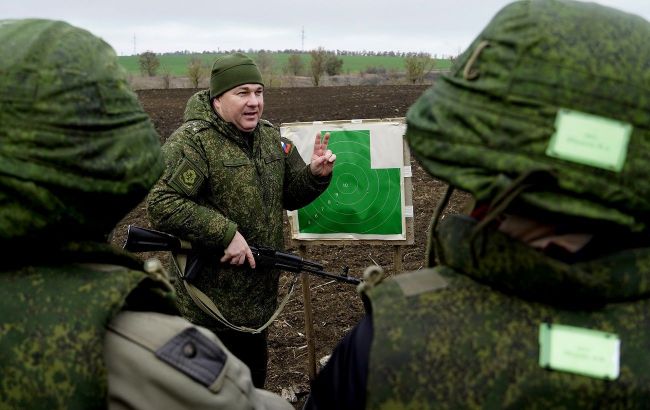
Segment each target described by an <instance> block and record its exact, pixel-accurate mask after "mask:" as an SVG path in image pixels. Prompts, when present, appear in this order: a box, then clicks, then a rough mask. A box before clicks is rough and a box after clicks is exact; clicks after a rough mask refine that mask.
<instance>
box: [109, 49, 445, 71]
mask: <svg viewBox="0 0 650 410" xmlns="http://www.w3.org/2000/svg"><path fill="white" fill-rule="evenodd" d="M219 55H221V54H201V53H197V54H166V55H159V56H158V58H159V59H160V68H159V69H158V74H162V72H163V70H165V69H166V70H169V72H170V73H171V74H172V75H175V76H184V75H186V74H187V65H188V64H189V62H190V60H191V59H192V57H199V58H200V59H201V60H202V61H203V62H204V64H205V65H206V67H212V63H213V62H214V60H215V59H216V58H217V57H218V56H219ZM246 55H248V56H249V57H251V58H252V59H253V60H255V57H256V56H257V54H256V53H246ZM271 55H272V56H273V58H274V63H273V74H281V73H282V69H283V68H284V67H285V66H286V65H287V60H288V59H289V56H290V55H291V53H271ZM301 57H302V62H303V66H304V67H305V68H308V67H309V62H310V60H311V58H310V56H309V53H308V52H305V53H301ZM339 58H341V59H342V60H343V68H342V72H343V73H349V74H359V73H362V72H365V71H366V70H367V69H368V68H377V67H383V68H384V69H385V70H386V71H398V72H399V71H404V57H396V56H357V55H353V56H347V55H342V56H339ZM138 59H139V56H119V57H118V61H119V62H120V64H121V65H122V66H123V67H124V68H125V69H126V71H127V72H128V73H129V74H135V75H137V74H140V65H139V63H138ZM449 67H451V61H450V60H448V59H437V60H436V65H435V68H436V69H448V68H449Z"/></svg>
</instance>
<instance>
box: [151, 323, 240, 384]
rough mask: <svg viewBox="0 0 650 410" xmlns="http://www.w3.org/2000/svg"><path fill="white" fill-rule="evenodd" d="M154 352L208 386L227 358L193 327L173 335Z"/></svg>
mask: <svg viewBox="0 0 650 410" xmlns="http://www.w3.org/2000/svg"><path fill="white" fill-rule="evenodd" d="M155 354H156V357H158V358H159V359H160V360H162V361H163V362H165V363H167V364H169V365H170V366H172V367H174V368H175V369H177V370H179V371H180V372H182V373H184V374H186V375H187V376H189V377H191V378H192V379H194V380H196V381H197V382H199V383H201V384H202V385H204V386H205V387H210V386H211V385H212V383H214V381H215V380H216V379H217V377H219V375H220V374H221V372H222V371H223V368H224V366H225V365H226V360H227V358H228V356H226V353H225V352H224V351H223V350H221V348H220V347H219V346H218V345H217V344H215V343H214V342H212V341H211V340H210V339H208V338H207V337H206V336H204V335H203V334H201V332H199V330H198V329H196V328H194V327H188V328H187V329H185V330H183V331H182V332H181V333H179V334H177V335H176V336H174V337H173V338H172V339H171V340H170V341H169V342H167V343H166V344H165V345H163V346H162V347H161V348H160V349H158V350H156V353H155Z"/></svg>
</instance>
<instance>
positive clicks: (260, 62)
mask: <svg viewBox="0 0 650 410" xmlns="http://www.w3.org/2000/svg"><path fill="white" fill-rule="evenodd" d="M255 64H257V68H259V70H260V72H261V73H262V74H269V73H271V72H272V71H273V55H272V54H271V53H269V52H267V51H264V50H260V51H258V52H257V56H255Z"/></svg>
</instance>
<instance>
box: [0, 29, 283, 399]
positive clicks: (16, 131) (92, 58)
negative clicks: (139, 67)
mask: <svg viewBox="0 0 650 410" xmlns="http://www.w3.org/2000/svg"><path fill="white" fill-rule="evenodd" d="M163 167H164V166H163V162H162V158H161V153H160V147H159V141H158V136H157V134H156V132H155V130H154V128H153V126H152V124H151V122H150V121H149V118H148V117H147V115H146V114H145V113H144V111H143V110H142V108H141V107H140V105H139V103H138V101H137V98H136V95H135V94H134V93H133V92H132V91H130V90H129V88H128V85H127V83H126V76H125V75H124V73H123V71H122V69H121V68H120V67H119V66H118V63H117V58H116V56H115V53H114V51H113V50H112V49H111V48H110V46H109V45H108V44H106V43H105V42H103V41H102V40H101V39H99V38H97V37H95V36H93V35H92V34H90V33H88V32H87V31H84V30H81V29H78V28H75V27H72V26H70V25H68V24H66V23H63V22H56V21H46V20H8V21H2V22H0V248H1V249H2V255H3V256H4V257H3V260H2V266H0V408H14V409H33V408H48V409H55V408H105V407H107V406H109V407H113V408H156V409H171V408H212V409H214V408H224V409H226V408H227V409H233V408H281V409H291V406H289V404H288V403H287V402H286V401H284V400H282V399H281V398H280V397H277V396H275V395H272V394H270V393H268V392H264V391H261V390H257V389H255V388H254V387H253V385H252V382H251V377H250V373H249V371H248V369H247V368H246V366H245V365H244V364H243V363H242V362H241V361H239V360H238V359H237V358H235V357H234V356H232V355H231V354H230V352H228V351H227V350H226V349H225V348H224V347H223V345H222V344H221V342H220V341H219V340H218V339H217V337H216V336H215V335H214V334H212V333H210V332H209V331H207V330H206V329H203V328H199V327H195V326H193V325H192V324H191V323H189V322H187V321H186V320H184V319H182V318H181V317H179V316H177V312H176V309H175V306H174V292H173V289H172V288H171V285H170V284H169V282H168V281H167V279H166V277H165V275H164V272H163V271H162V270H161V269H156V266H155V264H153V266H152V267H151V268H150V269H148V271H149V273H145V272H143V271H142V268H141V263H140V262H139V261H138V260H137V259H135V258H134V257H132V256H131V255H129V254H127V253H125V252H122V251H121V250H118V249H115V248H113V247H111V246H110V245H108V244H106V242H105V241H106V235H107V234H108V232H110V230H111V229H112V228H113V226H114V225H115V224H116V223H117V222H118V221H119V220H120V218H122V217H123V216H124V215H125V214H126V213H127V212H128V211H129V210H130V209H131V208H132V207H134V206H135V205H136V204H138V203H139V202H140V201H141V200H142V199H143V198H144V196H145V194H146V193H147V192H148V190H149V188H150V187H151V185H153V183H154V182H155V181H156V179H157V178H158V177H159V175H160V174H161V172H162V170H163Z"/></svg>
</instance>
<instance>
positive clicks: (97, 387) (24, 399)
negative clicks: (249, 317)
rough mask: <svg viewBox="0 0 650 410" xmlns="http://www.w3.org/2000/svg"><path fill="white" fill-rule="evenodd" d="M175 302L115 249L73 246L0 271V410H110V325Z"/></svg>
mask: <svg viewBox="0 0 650 410" xmlns="http://www.w3.org/2000/svg"><path fill="white" fill-rule="evenodd" d="M53 248H54V247H53ZM22 262H23V263H26V262H25V260H23V261H22ZM136 287H137V290H136V291H135V292H132V291H133V289H134V288H136ZM129 294H131V296H130V297H127V295H129ZM125 301H126V306H125ZM172 304H173V293H172V292H170V291H169V290H168V288H165V287H164V286H162V285H161V286H159V284H158V283H156V282H155V281H153V280H149V279H146V274H145V273H144V272H142V270H141V262H139V261H138V260H136V259H135V258H133V257H132V256H130V255H128V254H125V253H123V252H121V251H119V250H116V249H113V248H111V247H110V246H109V245H104V244H97V243H76V242H71V243H67V244H66V245H64V246H61V247H56V248H54V249H52V250H51V252H46V253H44V254H39V255H36V256H34V257H32V259H30V260H29V266H25V267H16V268H6V267H2V268H1V269H0V312H2V315H0V374H2V377H0V409H81V408H83V409H90V408H105V407H106V394H107V376H106V369H105V365H104V356H103V338H104V335H105V333H106V325H107V324H108V322H109V321H110V320H111V318H112V317H113V316H115V314H117V313H118V312H119V311H120V310H121V309H122V308H127V309H130V310H152V311H153V310H156V311H162V312H173V308H172Z"/></svg>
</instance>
